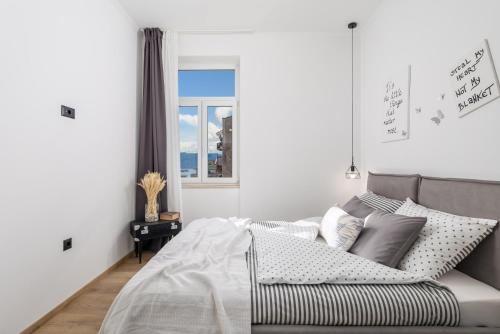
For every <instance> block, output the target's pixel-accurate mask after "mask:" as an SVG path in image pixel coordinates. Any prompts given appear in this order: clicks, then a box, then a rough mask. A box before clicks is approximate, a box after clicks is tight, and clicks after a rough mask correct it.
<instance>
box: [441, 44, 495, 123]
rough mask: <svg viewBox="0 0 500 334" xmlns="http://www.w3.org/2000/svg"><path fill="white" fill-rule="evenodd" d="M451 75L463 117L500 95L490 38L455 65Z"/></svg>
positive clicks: (458, 107) (454, 96)
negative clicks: (489, 42)
mask: <svg viewBox="0 0 500 334" xmlns="http://www.w3.org/2000/svg"><path fill="white" fill-rule="evenodd" d="M449 78H450V83H451V87H452V89H453V93H452V96H453V99H454V101H453V102H454V104H455V105H456V108H457V111H458V116H459V117H463V116H465V115H467V114H468V113H470V112H471V111H474V110H476V109H478V108H479V107H481V106H483V105H485V104H486V103H488V102H491V101H493V100H494V99H496V98H497V97H499V96H500V90H499V86H498V77H497V73H496V71H495V66H494V64H493V60H492V58H491V53H490V48H489V46H488V41H487V40H483V42H482V43H481V45H479V46H478V47H477V48H475V49H473V50H472V51H471V52H469V54H467V55H466V56H465V57H462V58H460V59H459V60H458V61H457V62H456V63H455V64H453V66H452V68H451V70H450V72H449Z"/></svg>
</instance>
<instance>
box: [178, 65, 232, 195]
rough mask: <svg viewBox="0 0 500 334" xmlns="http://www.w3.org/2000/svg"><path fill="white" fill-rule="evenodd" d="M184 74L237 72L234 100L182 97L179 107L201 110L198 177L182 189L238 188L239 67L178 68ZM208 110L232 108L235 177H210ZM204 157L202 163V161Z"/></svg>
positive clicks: (199, 117)
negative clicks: (202, 71)
mask: <svg viewBox="0 0 500 334" xmlns="http://www.w3.org/2000/svg"><path fill="white" fill-rule="evenodd" d="M182 70H234V71H235V96H234V97H228V96H226V97H224V96H222V97H203V96H200V97H181V96H179V107H182V106H191V107H192V106H196V107H198V177H194V178H181V182H182V184H183V186H186V187H192V188H197V187H199V188H207V187H213V188H218V187H235V186H236V187H239V125H240V123H239V110H238V109H239V108H238V107H239V66H238V65H236V64H220V63H217V64H214V63H213V64H204V63H196V64H183V65H181V64H179V71H182ZM208 107H231V108H232V117H233V120H232V121H233V128H232V141H233V144H232V151H233V152H232V177H208ZM200 154H201V159H200Z"/></svg>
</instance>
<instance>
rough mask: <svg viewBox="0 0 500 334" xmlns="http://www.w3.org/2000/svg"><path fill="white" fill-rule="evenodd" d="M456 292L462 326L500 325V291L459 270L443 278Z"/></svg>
mask: <svg viewBox="0 0 500 334" xmlns="http://www.w3.org/2000/svg"><path fill="white" fill-rule="evenodd" d="M438 281H439V282H441V283H443V284H445V285H446V286H448V288H450V290H451V291H452V292H453V293H454V294H455V297H456V298H457V301H458V305H459V308H460V325H461V326H488V327H500V291H499V290H497V289H495V288H493V287H491V286H489V285H487V284H485V283H483V282H481V281H478V280H476V279H474V278H472V277H470V276H468V275H466V274H464V273H462V272H460V271H458V270H452V271H450V272H448V273H446V274H445V275H443V276H442V277H441V278H439V279H438Z"/></svg>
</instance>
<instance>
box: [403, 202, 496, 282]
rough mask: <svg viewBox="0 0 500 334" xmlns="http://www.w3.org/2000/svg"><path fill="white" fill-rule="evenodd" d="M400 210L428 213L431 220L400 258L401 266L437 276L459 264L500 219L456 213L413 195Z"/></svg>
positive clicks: (423, 214) (416, 215)
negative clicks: (421, 201) (428, 204)
mask: <svg viewBox="0 0 500 334" xmlns="http://www.w3.org/2000/svg"><path fill="white" fill-rule="evenodd" d="M396 214H398V215H404V216H410V217H427V224H426V225H425V226H424V228H423V229H422V230H421V231H420V234H419V236H418V238H417V241H415V243H414V244H413V246H412V247H411V248H410V249H409V250H408V252H407V253H406V254H405V256H404V257H403V258H402V259H401V261H400V262H399V265H398V268H399V269H401V270H405V271H409V272H413V273H416V274H420V275H425V276H428V277H431V278H433V279H437V278H439V277H441V276H442V275H444V274H445V273H447V272H448V271H450V270H452V269H453V268H455V267H456V266H457V264H459V263H460V261H462V260H463V259H465V258H466V257H467V255H469V254H470V253H471V252H472V250H474V248H475V247H476V246H477V245H478V244H479V243H480V242H481V241H482V240H483V239H484V238H486V237H487V236H488V235H489V234H490V233H491V232H492V231H493V229H494V227H495V226H496V224H497V221H496V220H491V219H482V218H471V217H464V216H456V215H452V214H450V213H446V212H442V211H437V210H432V209H429V208H426V207H424V206H421V205H418V204H416V203H414V202H413V201H412V200H411V199H409V198H407V199H406V202H405V203H404V204H403V205H402V206H401V207H400V208H399V209H398V210H397V211H396Z"/></svg>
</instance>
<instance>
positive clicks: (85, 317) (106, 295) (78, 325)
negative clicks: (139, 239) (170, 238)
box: [34, 252, 153, 334]
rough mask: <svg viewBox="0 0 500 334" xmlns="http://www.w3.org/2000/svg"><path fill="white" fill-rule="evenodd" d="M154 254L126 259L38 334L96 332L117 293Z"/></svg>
mask: <svg viewBox="0 0 500 334" xmlns="http://www.w3.org/2000/svg"><path fill="white" fill-rule="evenodd" d="M152 256H153V253H151V252H144V253H143V254H142V264H139V261H138V260H137V258H135V257H133V256H131V257H130V258H127V259H126V260H125V262H123V263H122V264H121V265H120V266H119V267H117V268H116V269H114V270H113V271H111V272H110V273H109V274H107V275H106V276H104V277H102V278H101V279H99V280H98V281H97V282H95V283H94V284H92V286H90V287H89V288H88V289H86V290H85V292H83V293H82V294H81V295H80V296H78V297H77V298H76V299H75V300H73V301H72V302H71V303H69V304H68V305H66V306H65V307H64V308H63V309H62V310H61V311H59V312H58V313H56V314H55V315H54V317H52V318H51V319H50V320H49V321H47V322H46V323H45V324H43V325H42V326H41V327H40V328H39V329H38V330H36V331H35V332H34V333H37V334H48V333H51V334H63V333H64V334H68V333H71V334H90V333H97V332H98V331H99V328H100V326H101V322H102V320H103V319H104V316H105V315H106V312H107V310H108V308H109V306H110V305H111V303H112V302H113V300H114V298H115V296H116V295H117V294H118V292H119V291H120V289H121V288H122V287H123V285H125V283H127V281H128V280H129V279H130V278H131V277H132V276H133V275H134V274H135V273H136V272H137V271H138V270H139V269H140V268H142V266H144V264H145V263H146V262H147V261H148V260H149V259H150V258H151V257H152Z"/></svg>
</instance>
